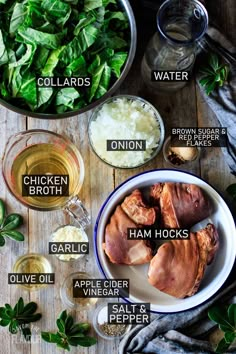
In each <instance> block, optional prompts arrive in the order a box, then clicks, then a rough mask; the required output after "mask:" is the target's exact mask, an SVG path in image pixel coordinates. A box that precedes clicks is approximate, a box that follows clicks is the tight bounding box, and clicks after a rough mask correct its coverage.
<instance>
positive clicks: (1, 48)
mask: <svg viewBox="0 0 236 354" xmlns="http://www.w3.org/2000/svg"><path fill="white" fill-rule="evenodd" d="M7 62H8V54H7V48H6V46H5V43H4V41H3V35H2V31H1V30H0V66H1V65H3V64H6V63H7Z"/></svg>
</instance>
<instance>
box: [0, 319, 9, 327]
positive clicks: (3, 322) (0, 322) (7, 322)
mask: <svg viewBox="0 0 236 354" xmlns="http://www.w3.org/2000/svg"><path fill="white" fill-rule="evenodd" d="M10 322H11V320H10V319H9V320H7V319H2V320H1V321H0V326H2V327H6V326H8V325H9V323H10Z"/></svg>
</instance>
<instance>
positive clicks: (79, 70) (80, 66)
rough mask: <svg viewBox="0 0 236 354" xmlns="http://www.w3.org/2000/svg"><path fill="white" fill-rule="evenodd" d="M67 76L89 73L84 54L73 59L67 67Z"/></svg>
mask: <svg viewBox="0 0 236 354" xmlns="http://www.w3.org/2000/svg"><path fill="white" fill-rule="evenodd" d="M64 74H65V76H79V77H85V76H86V74H87V64H86V61H85V59H84V56H83V55H80V57H79V58H77V59H75V60H73V61H72V62H71V63H70V64H69V65H68V66H67V67H66V69H65V72H64Z"/></svg>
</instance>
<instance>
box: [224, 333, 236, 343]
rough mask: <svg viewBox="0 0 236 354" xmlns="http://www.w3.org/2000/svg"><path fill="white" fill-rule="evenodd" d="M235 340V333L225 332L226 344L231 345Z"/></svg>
mask: <svg viewBox="0 0 236 354" xmlns="http://www.w3.org/2000/svg"><path fill="white" fill-rule="evenodd" d="M235 338H236V333H234V332H225V341H226V343H230V344H231V343H233V342H234V340H235Z"/></svg>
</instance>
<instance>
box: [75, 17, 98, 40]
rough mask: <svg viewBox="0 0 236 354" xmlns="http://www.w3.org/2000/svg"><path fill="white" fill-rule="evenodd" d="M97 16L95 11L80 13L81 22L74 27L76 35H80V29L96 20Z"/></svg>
mask: <svg viewBox="0 0 236 354" xmlns="http://www.w3.org/2000/svg"><path fill="white" fill-rule="evenodd" d="M95 20H96V17H95V15H94V13H92V12H90V13H84V12H82V13H80V14H79V22H78V23H77V25H76V27H75V29H74V35H75V36H78V34H79V33H80V31H81V30H82V29H83V28H84V27H86V26H88V25H90V24H91V23H93V22H95Z"/></svg>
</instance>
